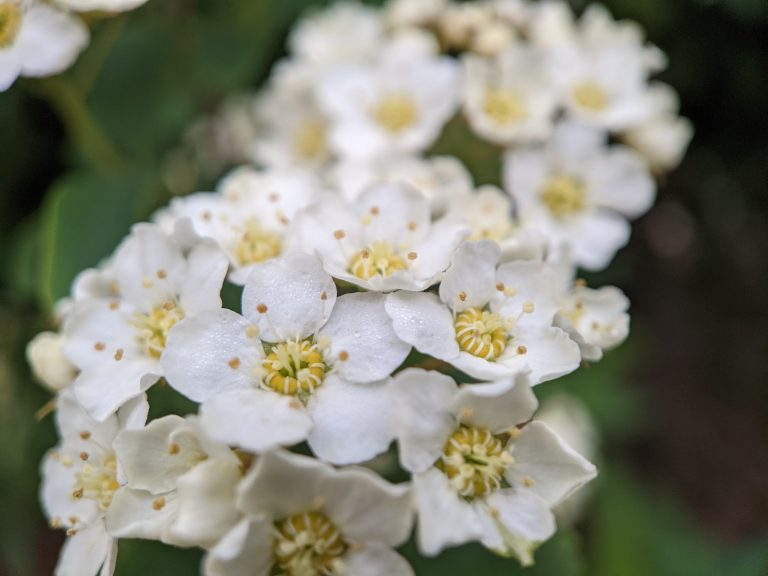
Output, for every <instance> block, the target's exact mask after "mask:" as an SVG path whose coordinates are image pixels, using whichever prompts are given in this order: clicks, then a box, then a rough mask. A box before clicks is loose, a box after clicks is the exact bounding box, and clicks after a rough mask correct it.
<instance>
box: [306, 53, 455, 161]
mask: <svg viewBox="0 0 768 576" xmlns="http://www.w3.org/2000/svg"><path fill="white" fill-rule="evenodd" d="M409 46H415V47H414V48H413V49H410V48H407V47H409ZM419 46H421V44H420V43H417V42H413V43H407V44H405V45H401V46H400V47H399V49H397V50H391V49H390V50H387V51H386V52H385V53H384V54H383V55H382V59H381V60H380V61H379V62H378V63H377V64H369V65H367V66H363V65H360V66H348V67H342V68H337V69H336V70H334V71H333V72H332V73H329V75H328V76H327V78H326V79H325V81H324V82H323V83H322V84H321V85H320V88H319V92H318V99H319V103H320V106H321V108H322V109H323V110H324V111H325V113H326V114H327V115H328V117H329V118H330V120H331V124H330V142H331V145H332V147H333V148H334V150H335V151H336V152H337V153H338V154H339V155H340V156H341V157H343V158H357V159H366V158H367V159H370V158H376V157H378V156H381V155H383V154H389V155H391V154H396V153H411V152H418V151H421V150H424V149H425V148H427V147H428V146H429V145H430V144H432V143H433V142H434V141H435V140H436V139H437V137H438V135H439V134H440V132H441V131H442V129H443V125H444V124H445V123H446V122H447V121H448V119H449V118H450V117H451V116H452V115H453V113H454V111H455V110H456V106H457V104H458V96H459V95H458V67H457V64H456V62H455V61H453V60H452V59H450V58H444V57H436V56H432V55H430V54H424V53H423V49H421V48H419Z"/></svg>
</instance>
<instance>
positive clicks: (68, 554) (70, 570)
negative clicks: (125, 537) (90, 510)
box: [54, 521, 112, 576]
mask: <svg viewBox="0 0 768 576" xmlns="http://www.w3.org/2000/svg"><path fill="white" fill-rule="evenodd" d="M111 545H112V538H111V537H110V536H109V535H108V534H107V531H106V530H105V529H104V523H103V522H101V521H99V522H96V523H94V524H93V525H91V526H88V527H86V528H83V529H82V530H78V531H77V533H76V534H74V535H73V536H69V537H68V538H67V540H66V541H65V542H64V546H63V547H62V549H61V552H60V554H59V563H58V564H57V565H56V570H55V571H54V576H96V574H98V572H99V569H100V568H101V566H102V564H104V561H105V559H106V558H107V555H108V553H109V551H110V547H111Z"/></svg>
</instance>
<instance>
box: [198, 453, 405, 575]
mask: <svg viewBox="0 0 768 576" xmlns="http://www.w3.org/2000/svg"><path fill="white" fill-rule="evenodd" d="M409 488H410V487H409V486H407V485H404V484H399V485H395V484H390V483H388V482H385V481H384V480H382V479H381V478H379V477H378V476H377V475H376V474H374V473H372V472H371V471H369V470H367V469H362V468H344V469H341V470H336V469H334V468H332V467H331V466H328V465H326V464H322V463H320V462H318V461H317V460H314V459H312V458H307V457H304V456H298V455H296V454H291V453H289V452H283V451H274V452H268V453H266V454H264V455H263V456H261V457H259V459H258V460H257V461H256V463H255V464H254V466H253V468H252V469H251V470H250V471H249V473H248V474H247V476H246V477H245V479H244V480H243V483H242V484H241V486H240V487H239V489H238V505H239V507H240V509H241V510H242V511H243V512H244V513H245V518H244V519H243V520H242V521H241V522H240V523H239V524H238V525H237V526H235V528H233V529H232V530H231V531H230V532H229V533H228V534H227V535H226V536H225V537H224V538H223V539H222V540H221V541H220V542H219V543H218V544H217V545H216V547H214V548H213V549H212V550H211V551H210V552H209V553H208V555H207V557H206V559H205V562H204V565H203V566H204V568H203V573H204V574H206V576H268V575H269V574H277V573H279V574H283V575H285V576H342V575H343V576H369V575H372V574H377V575H378V574H382V575H383V574H386V575H387V576H413V570H412V569H411V567H410V566H409V565H408V563H407V562H406V561H405V559H404V558H402V557H401V556H400V555H399V554H397V553H396V552H395V551H394V550H392V548H393V547H396V546H399V545H401V544H403V543H404V542H405V540H407V538H408V535H409V534H410V531H411V526H412V523H413V509H412V502H411V493H410V489H409Z"/></svg>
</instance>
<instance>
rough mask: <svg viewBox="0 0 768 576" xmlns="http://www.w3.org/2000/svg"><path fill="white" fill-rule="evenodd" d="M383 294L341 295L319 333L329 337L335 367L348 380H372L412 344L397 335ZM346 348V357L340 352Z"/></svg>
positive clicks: (381, 375) (398, 361)
mask: <svg viewBox="0 0 768 576" xmlns="http://www.w3.org/2000/svg"><path fill="white" fill-rule="evenodd" d="M384 302H385V297H384V296H383V295H382V294H373V293H368V294H363V293H359V294H346V295H344V296H342V297H340V298H339V299H338V300H337V302H336V306H335V307H334V309H333V313H332V314H331V317H330V319H329V320H328V322H327V323H326V325H325V326H323V327H322V328H321V330H320V333H319V335H320V337H321V339H322V338H326V337H327V338H329V339H330V351H331V356H332V358H333V359H334V360H335V363H334V368H335V369H336V370H337V371H338V373H339V375H341V376H342V377H343V378H345V379H346V380H348V381H350V382H362V383H364V382H374V381H376V380H381V379H382V378H386V377H387V376H389V375H390V374H391V373H392V371H393V370H395V368H397V367H398V366H400V364H402V362H403V361H404V360H405V358H406V357H407V356H408V353H409V352H410V351H411V347H410V346H409V345H408V344H406V343H405V342H403V341H402V340H401V339H400V338H398V336H397V334H395V330H394V328H393V327H392V320H391V319H390V318H389V316H387V312H386V310H385V308H384ZM342 351H344V352H346V360H341V359H340V358H339V354H340V353H341V352H342Z"/></svg>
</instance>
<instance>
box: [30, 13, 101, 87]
mask: <svg viewBox="0 0 768 576" xmlns="http://www.w3.org/2000/svg"><path fill="white" fill-rule="evenodd" d="M88 38H89V34H88V28H87V27H86V26H85V24H83V22H82V20H80V19H79V18H77V17H75V16H73V15H71V14H68V13H66V12H64V11H63V10H59V9H57V8H55V7H54V6H52V5H49V4H45V3H43V2H35V3H30V6H29V9H27V10H26V12H25V13H24V17H23V19H22V25H21V28H20V29H19V35H18V37H17V38H16V41H15V43H16V47H17V50H19V52H20V53H21V54H23V57H22V70H21V74H22V76H50V75H51V74H56V73H57V72H61V71H62V70H65V69H66V68H69V66H70V65H72V63H73V62H74V61H75V59H76V58H77V55H78V54H79V53H80V52H81V51H82V49H83V48H85V47H86V45H87V44H88Z"/></svg>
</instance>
